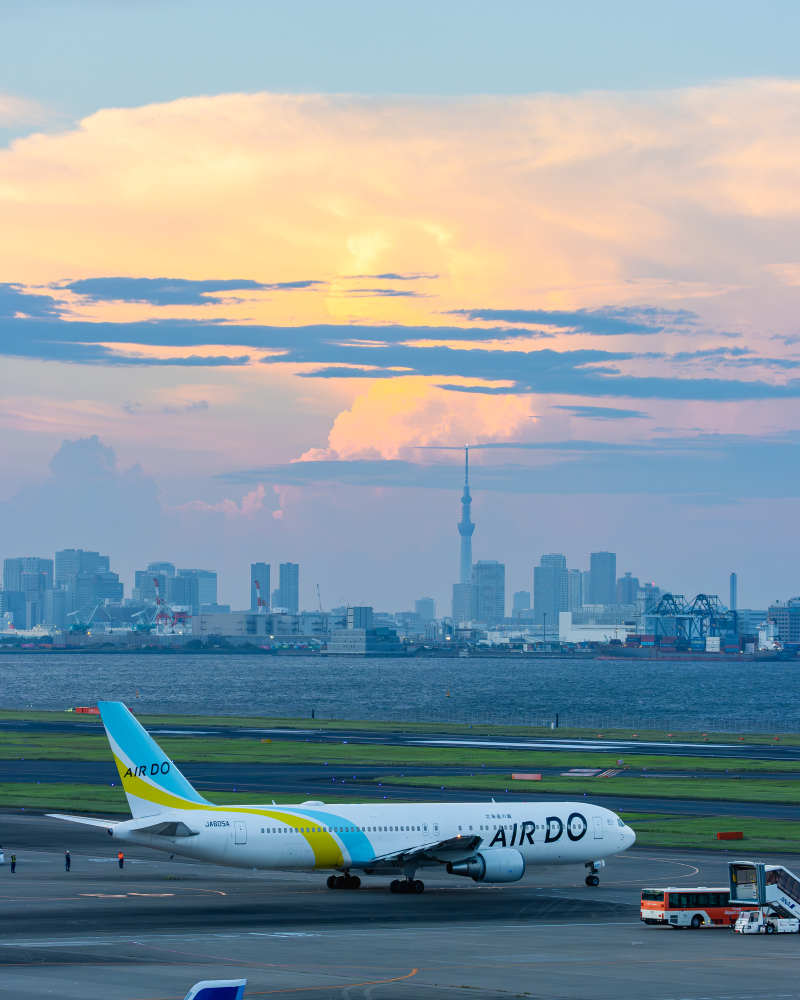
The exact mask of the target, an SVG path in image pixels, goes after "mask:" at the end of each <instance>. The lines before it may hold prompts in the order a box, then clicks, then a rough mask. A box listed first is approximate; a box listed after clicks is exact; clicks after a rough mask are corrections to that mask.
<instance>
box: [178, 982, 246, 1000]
mask: <svg viewBox="0 0 800 1000" xmlns="http://www.w3.org/2000/svg"><path fill="white" fill-rule="evenodd" d="M245 986H247V980H246V979H204V980H203V982H202V983H195V984H194V986H193V987H192V988H191V989H190V990H189V992H188V993H187V994H186V997H185V1000H242V997H243V996H244V988H245Z"/></svg>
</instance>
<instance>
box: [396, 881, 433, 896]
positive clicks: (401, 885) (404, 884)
mask: <svg viewBox="0 0 800 1000" xmlns="http://www.w3.org/2000/svg"><path fill="white" fill-rule="evenodd" d="M389 892H399V893H400V894H401V895H404V896H405V895H412V896H414V895H416V894H417V893H419V892H425V883H424V882H420V880H419V879H418V878H404V879H399V878H396V879H392V881H391V882H390V883H389Z"/></svg>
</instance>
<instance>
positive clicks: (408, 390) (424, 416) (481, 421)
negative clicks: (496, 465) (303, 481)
mask: <svg viewBox="0 0 800 1000" xmlns="http://www.w3.org/2000/svg"><path fill="white" fill-rule="evenodd" d="M531 412H532V411H531V403H530V401H529V400H528V399H524V398H520V397H514V396H510V397H509V396H507V397H502V398H500V397H498V398H493V397H490V396H485V397H483V398H479V399H477V400H476V399H468V398H466V397H464V399H463V402H462V401H458V402H457V403H456V405H454V404H453V401H452V399H451V398H449V396H448V394H447V393H445V392H443V391H442V390H440V389H438V388H437V387H435V386H431V385H430V384H429V383H428V382H427V381H426V380H425V379H414V378H408V379H404V380H403V381H402V382H398V381H380V382H375V383H374V384H373V385H372V386H370V388H369V390H368V391H367V393H366V394H365V395H363V396H359V397H358V398H357V399H356V400H355V402H354V403H353V405H352V406H351V408H350V409H349V410H345V411H343V412H342V413H340V414H339V416H338V417H337V418H336V420H335V421H334V424H333V427H332V428H331V431H330V433H329V435H328V447H327V448H326V449H319V448H312V449H309V451H307V452H306V453H305V454H304V455H303V456H302V457H301V459H300V461H301V462H304V461H321V460H327V459H329V458H334V459H336V458H340V459H394V458H398V457H405V456H406V455H407V454H408V452H409V449H412V450H413V449H414V448H416V447H419V446H426V445H432V444H437V445H439V444H453V443H455V442H461V443H463V442H464V441H465V440H474V441H486V440H491V439H492V438H498V437H501V436H507V435H508V434H509V433H512V434H513V432H514V429H521V428H522V427H523V426H524V425H525V423H526V421H528V419H529V418H530V416H531Z"/></svg>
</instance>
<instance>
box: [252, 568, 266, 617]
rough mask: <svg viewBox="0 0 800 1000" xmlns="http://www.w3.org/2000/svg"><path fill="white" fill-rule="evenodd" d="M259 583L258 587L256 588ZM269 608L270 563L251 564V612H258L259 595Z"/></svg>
mask: <svg viewBox="0 0 800 1000" xmlns="http://www.w3.org/2000/svg"><path fill="white" fill-rule="evenodd" d="M256 581H258V587H256ZM259 593H260V594H261V600H262V601H263V602H264V604H265V605H266V607H267V608H269V602H270V594H269V563H264V562H257V563H250V610H251V611H258V595H259Z"/></svg>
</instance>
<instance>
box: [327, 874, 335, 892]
mask: <svg viewBox="0 0 800 1000" xmlns="http://www.w3.org/2000/svg"><path fill="white" fill-rule="evenodd" d="M325 885H327V887H328V888H329V889H335V888H336V876H335V875H329V876H328V880H327V882H326V883H325Z"/></svg>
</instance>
